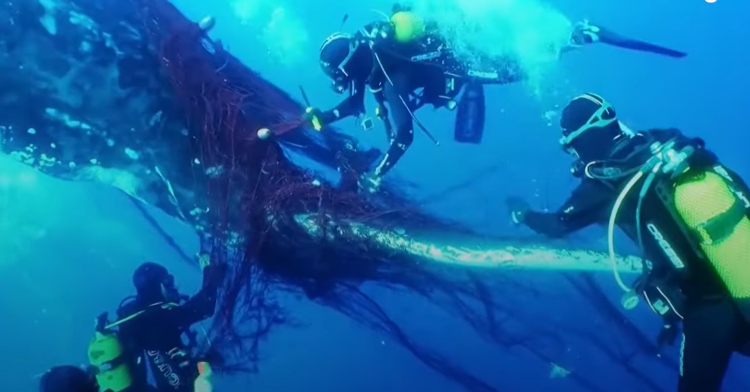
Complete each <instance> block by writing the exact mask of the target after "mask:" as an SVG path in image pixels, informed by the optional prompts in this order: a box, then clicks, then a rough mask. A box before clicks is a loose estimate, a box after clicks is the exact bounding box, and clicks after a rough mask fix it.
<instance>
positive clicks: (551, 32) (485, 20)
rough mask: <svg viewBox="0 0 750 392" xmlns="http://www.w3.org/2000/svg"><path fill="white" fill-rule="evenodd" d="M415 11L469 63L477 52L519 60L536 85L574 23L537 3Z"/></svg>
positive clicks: (457, 1) (449, 4) (471, 1)
mask: <svg viewBox="0 0 750 392" xmlns="http://www.w3.org/2000/svg"><path fill="white" fill-rule="evenodd" d="M413 5H414V10H415V11H416V12H418V13H419V14H421V15H424V16H425V17H426V18H427V19H429V20H434V21H435V22H436V23H437V24H438V26H440V29H441V31H442V32H443V34H444V35H445V36H446V37H447V38H448V40H449V41H451V44H452V45H453V46H454V47H455V48H456V49H457V50H458V51H459V53H460V55H461V56H462V57H464V58H465V59H466V60H467V61H468V62H472V61H473V59H474V58H475V54H474V53H476V52H479V53H482V54H484V55H486V56H489V57H493V58H494V57H510V58H513V59H515V60H516V61H518V62H519V63H520V64H521V65H522V67H523V69H524V71H525V72H526V73H527V74H528V76H529V82H530V83H531V84H535V83H538V82H539V79H540V78H541V77H542V76H543V74H544V73H545V72H546V71H548V70H549V69H550V67H552V66H553V65H554V64H555V63H556V62H557V59H558V57H559V54H560V51H561V49H562V48H563V46H565V44H567V43H568V41H569V39H570V34H571V30H572V27H573V26H572V23H571V22H570V20H568V18H567V17H565V15H563V14H562V13H560V12H559V11H557V10H555V9H554V8H552V7H551V6H549V5H547V4H545V3H542V2H540V1H537V0H416V1H414V2H413Z"/></svg>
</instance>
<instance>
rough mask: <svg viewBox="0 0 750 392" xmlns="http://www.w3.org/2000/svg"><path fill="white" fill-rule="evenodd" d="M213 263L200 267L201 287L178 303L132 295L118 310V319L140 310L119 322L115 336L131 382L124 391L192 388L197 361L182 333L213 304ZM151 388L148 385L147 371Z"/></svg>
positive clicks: (215, 288) (170, 391) (165, 391)
mask: <svg viewBox="0 0 750 392" xmlns="http://www.w3.org/2000/svg"><path fill="white" fill-rule="evenodd" d="M212 268H215V266H214V265H209V266H207V267H206V268H205V269H204V273H203V287H202V288H201V290H200V291H199V292H198V293H197V294H195V295H194V296H192V297H190V298H188V299H187V300H186V301H184V302H183V303H182V304H177V303H170V302H166V301H164V302H157V303H155V304H154V303H148V302H150V301H143V300H141V299H139V298H138V297H136V298H135V299H134V300H132V301H130V302H126V303H125V304H124V305H123V306H122V307H121V308H120V309H119V310H118V312H117V313H118V318H119V320H124V319H126V318H128V317H132V316H134V315H136V314H137V313H138V312H142V313H140V314H138V315H136V316H134V317H132V318H131V319H130V320H128V321H124V322H122V323H121V324H120V325H119V331H118V338H119V339H120V341H121V342H122V344H123V346H124V347H125V350H126V352H127V353H128V354H129V355H128V356H129V358H130V368H131V371H132V372H133V378H134V383H133V385H132V386H131V388H130V389H128V392H131V391H132V392H141V391H151V390H155V391H158V392H193V383H194V381H195V379H196V377H198V370H197V363H196V361H195V359H194V358H193V357H192V354H193V353H191V352H190V350H191V349H192V348H193V347H190V345H189V344H186V343H185V342H183V334H186V333H188V332H189V329H190V327H191V326H192V325H193V324H195V323H197V322H199V321H202V320H205V319H207V318H209V317H211V316H212V315H213V314H214V310H215V307H216V296H217V291H218V283H219V281H217V280H215V279H214V280H212V279H209V277H211V276H212V275H211V272H213V271H211V270H212ZM149 373H150V374H151V375H152V377H153V379H154V380H155V383H156V385H155V389H154V388H153V386H150V385H148V384H149V382H148V374H149Z"/></svg>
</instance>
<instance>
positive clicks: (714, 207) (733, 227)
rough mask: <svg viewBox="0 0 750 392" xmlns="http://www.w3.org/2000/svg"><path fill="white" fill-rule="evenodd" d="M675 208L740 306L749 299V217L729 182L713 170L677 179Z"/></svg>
mask: <svg viewBox="0 0 750 392" xmlns="http://www.w3.org/2000/svg"><path fill="white" fill-rule="evenodd" d="M674 204H675V208H676V210H677V212H678V214H679V215H680V217H681V218H682V220H683V222H684V223H685V224H686V225H687V227H688V228H690V229H691V230H692V231H693V232H694V233H695V234H696V235H697V238H698V240H699V243H700V248H701V250H703V253H704V254H705V255H706V258H708V260H709V262H710V263H711V265H712V266H713V268H714V269H715V270H716V273H717V274H718V276H719V277H720V278H721V279H722V281H723V282H724V284H725V285H726V288H727V290H728V291H729V294H731V296H732V297H733V298H734V299H735V301H736V302H737V303H738V305H741V306H740V307H741V308H745V307H746V306H748V305H750V304H748V301H750V219H748V218H747V207H746V206H745V204H744V202H743V201H742V200H740V198H739V197H737V195H735V193H734V192H733V190H732V187H731V185H730V182H729V181H728V180H727V179H725V178H723V177H722V176H720V175H719V174H717V173H716V172H714V171H706V172H704V173H702V174H700V175H698V176H688V177H687V178H685V179H681V180H678V182H677V183H676V184H675V188H674Z"/></svg>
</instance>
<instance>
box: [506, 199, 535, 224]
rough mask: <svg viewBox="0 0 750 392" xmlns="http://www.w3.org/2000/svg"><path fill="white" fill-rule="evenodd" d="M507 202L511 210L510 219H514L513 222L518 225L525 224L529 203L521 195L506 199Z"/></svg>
mask: <svg viewBox="0 0 750 392" xmlns="http://www.w3.org/2000/svg"><path fill="white" fill-rule="evenodd" d="M505 204H506V205H507V206H508V210H510V219H511V220H513V223H515V224H517V225H520V224H523V222H524V219H525V218H526V213H528V212H529V209H530V207H529V203H527V202H526V201H525V200H523V199H521V198H520V197H517V196H513V197H509V198H507V199H505Z"/></svg>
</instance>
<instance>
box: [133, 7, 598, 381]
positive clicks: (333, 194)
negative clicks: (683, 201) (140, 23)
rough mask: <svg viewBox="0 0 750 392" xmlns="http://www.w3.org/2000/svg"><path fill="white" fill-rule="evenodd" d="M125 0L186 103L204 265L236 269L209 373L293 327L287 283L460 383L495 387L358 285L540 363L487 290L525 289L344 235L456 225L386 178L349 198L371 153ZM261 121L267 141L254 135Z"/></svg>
mask: <svg viewBox="0 0 750 392" xmlns="http://www.w3.org/2000/svg"><path fill="white" fill-rule="evenodd" d="M132 1H133V3H134V4H135V6H136V7H137V8H138V10H139V11H140V13H141V15H142V17H143V20H144V21H145V22H146V31H147V33H148V39H149V44H150V45H151V46H152V47H153V51H154V52H155V53H157V54H158V58H159V60H160V62H161V63H162V65H163V68H164V70H165V73H166V74H167V76H168V78H169V79H170V80H171V83H172V85H173V87H174V91H175V94H176V96H177V98H178V100H179V101H180V102H181V104H182V105H183V107H184V111H185V114H186V119H187V124H188V132H189V136H190V140H191V144H192V146H191V148H192V149H193V151H195V156H197V159H198V160H199V162H200V164H199V165H196V166H193V167H194V168H199V170H198V169H196V170H194V172H193V176H194V178H195V183H196V192H198V191H200V192H203V193H205V195H204V196H202V197H205V198H207V200H208V203H207V204H208V206H209V213H208V214H207V218H206V219H205V222H202V224H201V225H199V228H200V227H203V228H204V229H203V232H202V233H201V234H202V237H203V238H204V240H205V241H206V242H210V243H211V246H210V248H211V249H212V257H213V259H214V261H215V262H226V263H228V264H229V265H230V266H231V267H232V270H233V273H232V275H231V278H230V279H229V280H228V281H227V282H226V284H225V286H224V288H223V294H222V297H221V299H220V307H219V310H218V312H217V315H216V317H215V322H214V327H213V332H212V334H213V348H214V350H217V351H218V352H219V353H220V354H221V357H223V360H224V363H223V366H217V368H221V367H223V368H224V369H229V370H232V369H235V370H248V369H249V370H255V367H254V366H255V364H256V363H257V361H258V359H259V358H258V348H259V344H260V342H261V341H262V340H263V339H264V338H265V337H266V336H267V335H268V333H270V332H271V331H272V330H273V327H274V326H276V325H280V324H284V323H287V324H288V323H293V322H294V321H293V319H292V318H290V317H289V316H290V315H288V314H287V312H286V311H285V309H283V308H282V306H281V305H280V303H279V300H278V298H276V297H275V296H276V295H278V293H283V292H284V291H293V292H303V293H305V294H306V295H307V296H308V297H309V298H311V299H314V300H316V301H318V302H319V303H322V304H324V305H326V306H330V307H332V308H334V309H337V310H338V311H340V312H341V313H343V314H345V315H347V316H349V317H351V318H353V319H355V320H357V321H359V322H361V323H362V324H364V325H367V326H369V327H371V328H374V329H376V330H379V331H382V332H384V333H386V334H388V335H389V336H391V337H392V338H393V339H394V340H395V341H397V342H398V343H399V344H401V345H402V346H403V347H404V348H406V349H407V350H409V351H410V352H412V353H413V354H414V355H415V356H416V357H417V358H419V359H420V360H421V361H423V362H424V363H425V364H426V365H428V366H430V367H431V368H433V369H435V370H436V371H438V372H440V373H441V374H443V375H445V376H446V377H448V378H450V379H452V380H454V381H456V382H458V383H460V384H461V385H463V386H464V387H465V388H466V389H467V390H472V391H496V390H497V389H496V388H494V387H492V386H490V385H489V384H488V383H486V382H484V381H482V380H480V379H478V378H477V377H475V376H473V375H472V374H471V373H470V372H468V371H466V370H464V369H462V368H461V367H459V366H456V365H455V364H452V363H451V362H450V361H448V360H446V359H445V358H443V357H441V356H440V355H439V354H438V353H436V352H435V351H433V350H431V349H429V348H426V347H424V346H423V345H420V344H418V343H417V342H415V341H414V339H412V338H411V337H410V336H409V335H408V333H406V332H405V331H404V330H403V329H402V328H401V327H400V326H399V325H397V323H396V322H394V321H393V319H392V317H391V316H390V315H389V314H388V313H387V312H386V311H385V310H384V309H383V308H382V307H381V306H380V305H379V304H378V303H377V302H376V301H374V300H373V299H372V298H371V297H370V296H368V295H367V294H365V292H364V291H363V290H362V289H361V288H360V284H361V283H363V282H370V283H375V284H377V285H379V286H382V287H387V288H389V289H392V290H405V291H408V292H410V293H416V294H417V295H421V296H423V297H425V298H428V299H429V300H430V301H432V302H433V303H435V304H437V305H438V306H440V307H441V308H443V309H445V310H446V311H448V312H450V313H452V314H455V315H458V316H460V317H461V318H462V319H463V320H464V321H466V322H467V323H468V324H469V325H471V326H472V327H473V328H474V329H475V330H476V331H478V332H479V333H481V334H482V336H484V337H485V338H487V339H488V340H489V341H492V342H493V343H495V344H498V345H500V346H502V347H522V348H524V349H525V350H528V351H529V352H531V353H532V354H534V355H536V356H537V357H539V358H541V359H543V360H545V361H550V358H549V355H547V354H546V353H545V350H544V348H543V347H542V346H541V345H540V344H538V343H537V342H535V341H534V339H536V338H538V336H539V335H540V334H541V333H542V332H543V331H538V330H534V329H528V330H526V329H524V330H523V331H516V332H509V331H507V330H506V328H505V323H506V320H508V319H511V318H512V319H513V320H514V322H516V323H523V319H521V318H520V316H518V315H515V314H514V313H513V310H512V309H511V308H510V307H508V305H507V304H502V303H499V302H498V301H495V300H494V299H493V296H492V294H491V293H492V292H493V291H494V290H497V288H498V287H501V288H502V290H504V291H505V292H509V291H510V292H512V293H513V295H514V296H516V297H517V296H519V295H520V293H523V292H532V291H533V290H530V289H529V288H527V287H523V286H522V285H520V284H519V283H517V282H515V281H512V280H509V279H508V278H507V277H498V276H495V277H493V278H492V281H493V284H491V285H490V284H487V283H485V282H484V281H483V280H482V279H480V278H479V277H477V276H475V275H472V274H470V273H467V272H465V271H461V270H458V269H456V268H454V267H435V266H425V265H418V264H416V263H414V260H413V259H410V257H408V256H406V255H405V254H404V253H403V252H401V253H398V252H396V253H394V252H391V251H389V250H388V249H385V248H383V247H381V246H380V245H379V244H378V242H377V241H376V240H375V238H371V237H370V236H368V235H357V236H353V235H351V233H352V231H353V228H354V225H356V224H367V225H369V226H371V227H374V228H378V229H384V230H388V229H394V228H402V227H403V228H410V229H414V228H417V229H430V228H440V229H441V230H453V231H456V232H461V231H466V230H465V229H463V228H461V227H459V226H458V225H455V224H452V223H450V222H445V221H441V220H439V219H436V218H434V217H432V216H430V215H428V214H425V213H423V212H420V209H419V208H418V207H417V206H416V205H415V204H414V203H412V202H410V201H408V199H407V198H406V197H404V196H403V195H402V194H401V192H399V190H398V188H397V187H395V186H393V185H392V184H385V186H384V189H383V190H382V191H381V192H379V194H378V195H377V196H373V197H367V198H364V197H362V196H361V195H360V194H358V192H357V189H356V178H357V176H358V174H359V173H360V172H361V171H362V170H364V169H365V168H366V167H368V166H369V165H370V164H371V163H372V162H373V161H374V160H375V159H376V158H377V156H378V154H379V153H378V152H377V151H374V150H367V151H362V150H359V149H358V147H357V143H356V141H354V140H353V139H351V138H350V137H347V136H345V135H342V134H340V133H337V132H336V131H335V130H333V129H324V130H323V131H322V132H315V131H313V130H310V129H308V128H307V127H306V126H304V124H303V122H302V120H301V119H300V114H301V113H302V110H303V107H302V106H301V105H300V104H298V103H297V102H295V101H294V99H292V98H291V97H290V96H289V95H287V94H286V93H284V92H283V91H281V90H279V89H278V88H276V87H275V86H273V85H272V84H270V83H269V82H267V81H266V80H264V79H263V78H262V77H260V75H258V74H257V73H255V72H254V71H252V70H250V69H248V68H247V67H245V66H244V65H242V64H241V63H240V62H239V61H238V60H237V59H236V58H234V57H233V56H231V55H230V54H229V53H228V52H227V51H225V50H224V49H223V48H222V46H221V45H220V44H219V43H214V42H212V41H210V40H209V39H207V38H206V36H205V32H204V31H203V30H202V29H201V28H200V27H199V26H198V25H197V24H196V23H193V22H190V21H188V20H187V19H186V18H185V17H184V16H183V15H182V14H181V13H180V12H179V11H178V10H177V9H175V8H174V7H173V6H172V5H171V4H169V3H168V2H167V1H164V0H132ZM261 128H267V129H269V130H271V131H272V133H273V137H272V138H270V139H268V140H260V139H259V138H258V136H257V131H258V130H259V129H261ZM290 151H296V152H298V153H301V154H303V155H305V156H306V157H308V158H310V159H312V160H315V161H317V162H318V163H320V164H322V165H323V166H325V167H328V168H331V169H334V170H335V171H337V172H338V173H339V174H340V176H341V182H340V183H339V184H338V186H334V185H331V184H330V183H329V182H326V181H323V180H320V179H319V178H318V176H316V174H315V173H313V172H311V171H308V170H305V169H303V168H301V167H299V166H298V165H295V164H294V163H293V162H292V161H291V160H290V158H289V154H288V153H289V152H290ZM347 233H348V234H347ZM360 234H361V233H360ZM548 334H549V335H555V332H554V331H551V332H549V333H548ZM578 381H579V384H581V385H582V386H583V387H584V389H585V390H597V389H596V387H594V386H593V385H592V384H591V383H590V382H589V381H588V380H587V379H586V378H581V379H580V380H578Z"/></svg>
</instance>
